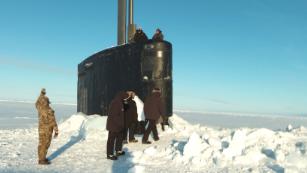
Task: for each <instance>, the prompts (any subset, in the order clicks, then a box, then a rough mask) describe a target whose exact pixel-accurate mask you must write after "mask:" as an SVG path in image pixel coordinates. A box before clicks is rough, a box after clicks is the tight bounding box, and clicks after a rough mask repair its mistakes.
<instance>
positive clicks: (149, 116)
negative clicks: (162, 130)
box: [142, 88, 165, 144]
mask: <svg viewBox="0 0 307 173" xmlns="http://www.w3.org/2000/svg"><path fill="white" fill-rule="evenodd" d="M164 112H165V110H164V107H163V104H162V100H161V90H160V89H159V88H154V89H153V90H152V93H151V95H150V96H149V97H147V98H146V99H145V102H144V113H145V118H146V120H148V123H149V124H148V127H147V129H146V130H145V133H144V136H143V139H142V143H143V144H151V142H150V141H148V137H149V134H150V133H151V132H153V138H154V140H155V141H157V140H159V136H158V131H157V127H156V124H157V123H158V120H159V118H160V117H161V116H162V115H164V114H165V113H164Z"/></svg>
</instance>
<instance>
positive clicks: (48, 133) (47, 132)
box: [37, 127, 53, 161]
mask: <svg viewBox="0 0 307 173" xmlns="http://www.w3.org/2000/svg"><path fill="white" fill-rule="evenodd" d="M52 132H53V128H50V127H44V128H42V127H40V128H39V129H38V147H37V148H38V160H41V161H42V160H45V159H46V155H47V152H48V148H49V146H50V143H51V138H52Z"/></svg>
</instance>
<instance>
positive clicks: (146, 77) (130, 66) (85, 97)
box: [77, 0, 173, 117]
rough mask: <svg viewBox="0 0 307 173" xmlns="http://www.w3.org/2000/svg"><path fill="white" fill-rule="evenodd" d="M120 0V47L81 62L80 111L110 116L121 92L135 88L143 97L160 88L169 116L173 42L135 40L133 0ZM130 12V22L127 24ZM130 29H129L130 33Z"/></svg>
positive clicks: (171, 104)
mask: <svg viewBox="0 0 307 173" xmlns="http://www.w3.org/2000/svg"><path fill="white" fill-rule="evenodd" d="M128 3H129V4H128V10H127V0H118V22H117V23H118V24H117V46H115V47H111V48H107V49H104V50H102V51H100V52H97V53H95V54H93V55H91V56H89V57H88V58H86V59H84V60H83V61H82V62H81V63H79V64H78V86H77V99H78V100H77V111H78V112H83V113H85V114H87V115H92V114H99V115H102V116H107V115H108V110H109V105H110V103H111V101H112V99H113V98H114V97H115V95H116V94H117V93H118V92H119V91H128V90H129V91H134V92H135V93H136V95H137V96H138V97H139V98H140V99H141V100H143V101H144V100H145V98H146V97H147V96H148V95H150V93H151V91H152V89H153V88H155V87H158V88H160V89H161V98H162V101H163V105H164V107H165V115H163V116H166V117H169V116H172V114H173V77H172V44H171V43H170V42H168V41H165V40H163V41H153V40H150V39H149V40H148V41H146V42H144V43H138V42H133V36H134V34H135V31H136V24H134V21H133V0H129V2H128ZM127 11H128V25H127ZM127 30H128V32H127Z"/></svg>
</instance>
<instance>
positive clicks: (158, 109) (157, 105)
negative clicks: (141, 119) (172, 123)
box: [144, 92, 165, 121]
mask: <svg viewBox="0 0 307 173" xmlns="http://www.w3.org/2000/svg"><path fill="white" fill-rule="evenodd" d="M164 112H165V110H164V107H163V104H162V100H161V97H160V93H158V92H155V93H152V94H151V95H150V96H149V97H147V98H146V99H145V102H144V113H145V118H146V119H149V120H155V121H157V120H158V119H159V117H160V116H162V115H164V114H165V113H164Z"/></svg>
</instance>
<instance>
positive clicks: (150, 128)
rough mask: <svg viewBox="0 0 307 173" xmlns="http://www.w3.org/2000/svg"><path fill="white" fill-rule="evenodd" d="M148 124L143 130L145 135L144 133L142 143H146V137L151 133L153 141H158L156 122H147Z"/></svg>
mask: <svg viewBox="0 0 307 173" xmlns="http://www.w3.org/2000/svg"><path fill="white" fill-rule="evenodd" d="M148 123H149V124H148V127H147V129H146V130H145V133H144V136H143V141H148V137H149V134H150V133H151V132H152V133H153V138H154V139H159V136H158V131H157V126H156V121H155V120H148Z"/></svg>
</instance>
